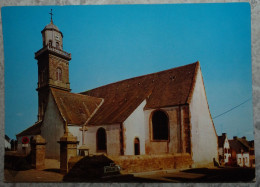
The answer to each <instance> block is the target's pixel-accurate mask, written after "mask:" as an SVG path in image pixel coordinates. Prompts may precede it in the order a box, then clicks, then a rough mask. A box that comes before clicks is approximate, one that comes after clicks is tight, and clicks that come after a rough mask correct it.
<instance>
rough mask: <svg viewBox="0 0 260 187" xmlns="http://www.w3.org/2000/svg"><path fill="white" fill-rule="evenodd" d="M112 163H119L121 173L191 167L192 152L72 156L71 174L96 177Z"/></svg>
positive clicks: (102, 173) (69, 167) (69, 164)
mask: <svg viewBox="0 0 260 187" xmlns="http://www.w3.org/2000/svg"><path fill="white" fill-rule="evenodd" d="M110 163H114V164H116V165H119V166H120V168H121V170H120V173H121V174H129V173H138V172H146V171H156V170H167V169H186V168H191V166H192V164H193V163H192V159H191V156H190V154H188V153H185V154H165V155H129V156H105V155H99V156H97V155H96V156H91V157H82V156H77V157H72V158H71V159H70V160H69V163H68V169H69V175H71V176H73V177H75V176H79V175H82V176H85V177H94V176H92V175H99V176H102V175H105V173H104V167H105V166H109V165H110Z"/></svg>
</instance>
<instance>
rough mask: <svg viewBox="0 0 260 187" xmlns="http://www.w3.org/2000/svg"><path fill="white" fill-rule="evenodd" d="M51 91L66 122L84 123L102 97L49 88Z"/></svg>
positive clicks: (97, 106)
mask: <svg viewBox="0 0 260 187" xmlns="http://www.w3.org/2000/svg"><path fill="white" fill-rule="evenodd" d="M51 93H52V95H53V97H54V100H55V102H56V104H57V106H58V108H59V111H60V113H61V116H62V117H63V119H64V120H66V121H67V123H68V124H73V125H82V124H84V123H85V122H86V121H87V120H88V119H89V118H90V117H91V116H92V115H93V114H94V113H95V111H96V110H97V109H98V108H99V106H100V105H101V104H102V102H103V99H101V98H97V97H91V96H87V95H82V94H75V93H70V92H67V91H63V90H58V89H55V88H51Z"/></svg>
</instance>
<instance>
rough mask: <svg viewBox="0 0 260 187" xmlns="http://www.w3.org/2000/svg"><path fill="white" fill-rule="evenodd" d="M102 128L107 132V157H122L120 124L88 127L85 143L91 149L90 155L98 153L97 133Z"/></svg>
mask: <svg viewBox="0 0 260 187" xmlns="http://www.w3.org/2000/svg"><path fill="white" fill-rule="evenodd" d="M101 127H102V128H104V129H105V130H106V138H107V141H106V142H107V152H106V153H107V155H120V124H108V125H99V126H87V128H88V130H87V131H85V136H84V142H85V144H86V145H87V146H88V148H89V153H90V154H96V153H97V131H98V129H99V128H101ZM81 133H82V132H81ZM78 140H79V139H78ZM79 141H81V140H79Z"/></svg>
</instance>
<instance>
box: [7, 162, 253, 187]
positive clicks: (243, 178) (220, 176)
mask: <svg viewBox="0 0 260 187" xmlns="http://www.w3.org/2000/svg"><path fill="white" fill-rule="evenodd" d="M45 166H46V167H45V169H44V170H35V169H29V170H24V171H15V170H7V169H5V181H6V182H63V181H66V182H70V181H71V182H146V183H150V182H157V183H158V182H163V183H165V182H166V183H168V182H171V183H176V182H178V183H179V182H185V183H189V182H193V183H196V182H199V183H200V182H250V181H253V180H254V179H255V170H254V169H253V168H198V169H188V170H182V171H179V170H167V171H155V172H145V173H135V174H132V175H115V176H106V177H100V178H88V177H87V175H86V174H83V175H80V174H79V173H76V175H67V176H65V177H64V175H62V174H60V173H59V162H57V161H55V160H46V162H45ZM68 176H69V177H68ZM75 176H77V177H75Z"/></svg>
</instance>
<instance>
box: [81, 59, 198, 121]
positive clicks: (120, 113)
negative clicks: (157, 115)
mask: <svg viewBox="0 0 260 187" xmlns="http://www.w3.org/2000/svg"><path fill="white" fill-rule="evenodd" d="M198 67H199V62H196V63H193V64H189V65H185V66H181V67H177V68H173V69H169V70H165V71H161V72H157V73H152V74H148V75H144V76H139V77H134V78H131V79H127V80H122V81H119V82H115V83H112V84H108V85H105V86H101V87H98V88H95V89H92V90H89V91H85V92H83V93H81V94H84V95H89V96H93V97H98V98H104V103H103V104H102V106H101V107H100V108H99V109H98V111H97V112H96V114H95V115H94V116H93V117H92V118H91V119H90V121H89V122H88V124H89V125H98V124H111V123H121V122H124V121H125V120H126V119H127V118H128V116H130V114H131V113H132V112H133V111H134V110H135V109H136V108H137V107H138V106H139V105H140V104H141V103H142V102H143V101H144V100H145V99H146V102H147V103H146V106H145V108H146V109H154V108H162V107H168V106H176V105H180V104H186V103H188V98H189V96H190V92H192V88H193V86H194V82H195V81H194V80H195V74H196V70H197V68H198Z"/></svg>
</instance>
